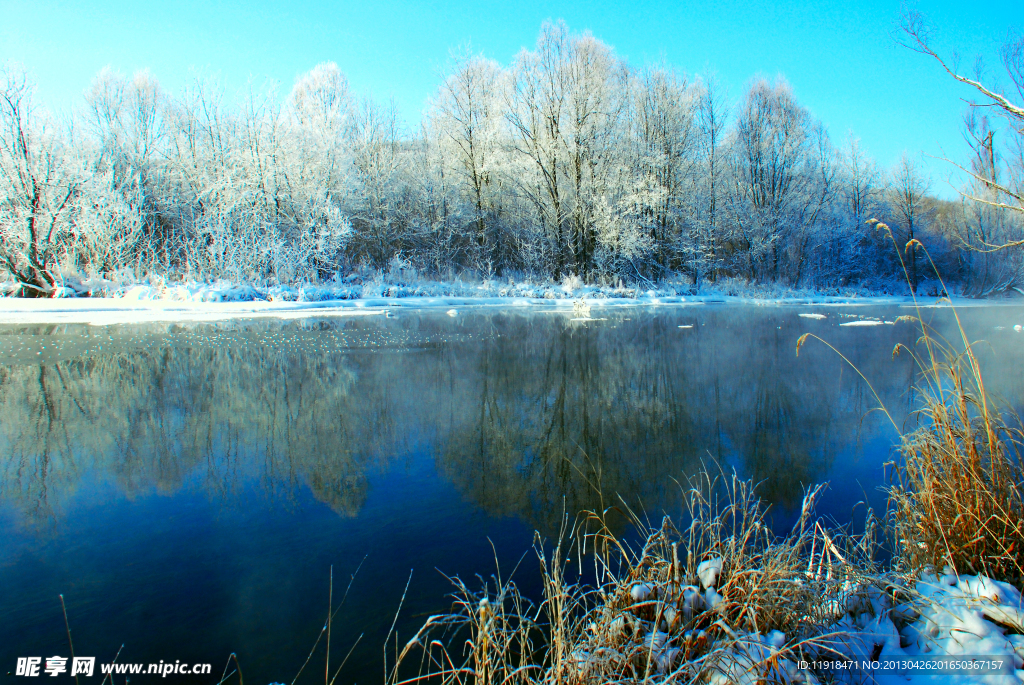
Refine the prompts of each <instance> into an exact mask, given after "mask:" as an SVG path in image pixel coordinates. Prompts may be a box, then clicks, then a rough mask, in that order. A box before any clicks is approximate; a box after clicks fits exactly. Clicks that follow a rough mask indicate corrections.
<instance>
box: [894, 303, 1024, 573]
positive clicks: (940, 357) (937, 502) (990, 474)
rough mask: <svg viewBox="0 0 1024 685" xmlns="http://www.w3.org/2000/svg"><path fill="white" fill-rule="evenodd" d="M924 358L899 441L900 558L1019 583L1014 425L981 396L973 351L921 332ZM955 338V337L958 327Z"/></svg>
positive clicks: (1022, 477) (1021, 510) (1020, 470)
mask: <svg viewBox="0 0 1024 685" xmlns="http://www.w3.org/2000/svg"><path fill="white" fill-rule="evenodd" d="M921 326H922V330H923V336H924V343H925V349H926V350H927V353H928V355H929V357H927V358H922V359H920V360H919V361H920V362H921V364H922V367H923V368H924V373H923V379H924V380H923V382H922V383H921V384H920V385H919V391H920V393H921V398H922V405H923V406H922V408H921V409H920V410H919V411H918V415H919V418H920V427H919V428H917V429H916V430H915V431H913V432H910V433H907V434H905V435H903V436H902V440H901V449H900V451H901V453H902V457H903V458H902V460H901V461H900V462H897V463H895V464H893V469H892V478H893V484H892V486H891V487H890V488H889V496H890V516H891V517H892V521H893V526H894V528H895V534H896V540H897V543H898V550H899V552H900V559H901V561H902V562H903V563H904V564H905V566H906V567H907V568H910V569H916V568H920V567H923V566H926V565H931V566H934V567H935V568H938V569H942V568H943V567H944V566H946V565H949V566H951V567H952V568H953V569H954V572H956V573H975V574H977V573H980V574H984V575H986V576H989V577H992V578H995V579H997V580H1004V581H1008V582H1010V583H1013V584H1014V585H1017V586H1018V587H1019V586H1020V585H1021V583H1022V582H1024V460H1022V454H1021V450H1020V447H1021V438H1022V437H1024V433H1022V432H1021V427H1020V426H1021V424H1020V419H1019V418H1018V417H1017V416H1016V415H1015V414H1013V413H1012V412H1009V411H1000V410H999V409H998V408H997V405H996V403H995V402H994V400H993V398H992V397H991V396H990V395H989V394H988V393H987V392H986V390H985V386H984V382H983V380H982V377H981V372H980V369H979V367H978V361H977V358H976V357H975V354H974V350H973V345H972V344H970V343H967V342H966V340H964V345H963V346H964V351H962V352H956V351H954V349H953V348H952V346H951V345H949V344H948V343H947V342H946V341H944V340H941V339H940V338H938V337H937V336H935V335H934V334H933V333H932V332H931V330H930V329H929V327H928V326H927V325H925V324H923V323H922V324H921ZM961 332H962V329H961Z"/></svg>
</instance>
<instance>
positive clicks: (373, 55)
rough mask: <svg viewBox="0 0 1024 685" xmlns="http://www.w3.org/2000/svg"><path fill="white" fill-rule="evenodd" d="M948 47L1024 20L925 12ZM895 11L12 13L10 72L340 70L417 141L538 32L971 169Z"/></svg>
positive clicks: (5, 27)
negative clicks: (579, 38)
mask: <svg viewBox="0 0 1024 685" xmlns="http://www.w3.org/2000/svg"><path fill="white" fill-rule="evenodd" d="M917 7H918V9H920V10H921V11H922V12H923V13H924V14H925V15H926V16H927V17H928V18H929V19H930V20H931V21H932V23H934V24H935V25H936V27H937V28H938V29H939V33H938V35H937V41H938V45H940V46H941V47H944V48H946V49H948V50H954V49H956V50H958V51H959V52H960V53H961V54H962V55H964V58H965V59H964V61H965V63H968V64H970V63H973V60H974V56H975V55H976V54H979V53H980V54H982V55H983V56H985V57H986V59H987V62H988V63H989V64H990V66H991V67H992V71H993V72H994V73H998V71H999V70H998V67H999V65H998V61H997V56H996V50H997V48H998V45H999V44H1000V42H1001V41H1002V39H1003V38H1004V37H1005V36H1006V33H1007V30H1008V29H1010V28H1011V27H1016V28H1018V29H1024V2H1021V1H1020V0H996V1H985V0H981V2H974V3H968V2H966V0H964V1H960V2H949V1H947V0H941V1H938V0H934V1H933V0H921V2H919V3H918V4H917ZM899 8H900V5H899V0H833V1H821V0H818V1H814V2H797V1H790V2H774V3H770V2H763V1H758V0H720V1H718V2H713V1H712V2H708V1H703V2H692V1H685V2H648V1H643V2H629V3H625V2H603V1H600V2H589V3H566V2H551V1H548V2H540V1H538V0H525V1H522V2H516V3H493V2H490V3H488V2H468V1H466V0H458V1H455V2H437V1H431V0H416V1H414V2H397V1H389V2H372V1H368V0H362V1H359V2H331V1H326V0H324V1H318V2H301V1H298V0H296V1H293V2H282V1H272V0H245V1H239V0H180V1H177V2H170V1H164V2H156V1H149V2H147V1H145V0H143V1H142V2H140V1H139V0H132V1H130V2H129V1H128V0H105V1H102V2H101V1H99V0H63V1H61V0H0V62H7V61H16V62H21V63H22V64H24V65H25V66H26V67H27V68H28V69H29V70H30V72H31V73H32V74H33V75H34V77H35V79H36V82H37V84H38V94H39V97H40V100H41V101H42V102H43V103H45V104H47V105H49V106H53V107H56V108H58V109H67V108H69V107H72V106H77V105H78V104H80V103H81V94H82V92H83V91H84V90H85V88H86V87H87V86H88V84H89V82H90V80H91V79H92V77H93V76H94V75H95V73H96V72H97V71H99V70H100V69H101V68H102V67H104V66H106V65H110V66H112V67H114V68H116V69H119V70H120V71H122V72H125V73H131V72H133V71H135V70H136V69H140V68H148V69H149V70H150V71H151V72H152V73H153V74H154V75H155V76H156V77H157V78H158V79H159V80H160V82H161V83H162V84H163V85H164V87H165V88H168V89H169V90H171V91H176V90H178V89H179V88H181V87H182V86H183V85H184V84H185V83H186V82H187V81H188V80H189V79H190V78H191V75H192V74H193V73H194V72H195V71H196V70H198V71H200V72H202V73H212V74H217V75H218V76H219V78H220V79H221V81H222V83H223V84H224V85H225V86H226V88H227V90H228V92H233V91H237V90H239V89H241V88H243V87H245V85H246V83H247V82H248V81H249V79H250V78H252V79H254V80H255V81H256V82H257V83H262V82H264V80H265V79H268V78H269V79H272V80H274V81H276V82H278V83H279V84H281V86H282V91H283V92H286V91H287V89H288V88H289V87H290V85H291V83H292V81H293V80H294V78H295V76H296V75H297V74H299V73H301V72H303V71H306V70H308V69H309V68H311V67H312V66H314V65H315V64H317V63H318V62H322V61H334V62H337V63H338V65H339V66H340V67H341V69H342V70H343V71H344V72H345V73H346V74H347V75H348V78H349V82H350V84H351V85H352V87H353V89H354V90H355V91H357V92H362V93H368V94H372V95H373V96H375V97H378V98H387V97H393V98H394V99H395V102H396V104H397V105H398V109H399V111H400V112H401V114H402V116H403V117H404V119H405V121H406V123H407V125H410V126H415V124H416V122H418V120H419V113H420V111H421V109H422V107H423V103H424V101H425V100H426V98H427V97H429V95H430V94H431V92H432V91H433V89H434V88H435V87H436V86H437V83H438V81H439V74H440V72H441V71H442V70H443V68H444V66H445V63H446V62H447V60H448V56H449V52H450V50H451V49H453V48H457V47H458V46H460V45H466V44H470V45H471V46H472V48H473V49H474V51H477V52H483V53H484V54H486V55H487V56H489V57H492V58H494V59H496V60H498V61H499V62H501V63H503V64H507V63H508V62H509V61H510V60H511V59H512V57H513V56H514V55H515V54H516V53H517V52H518V51H519V50H520V49H521V48H523V47H530V46H532V45H533V43H534V41H535V39H536V36H537V33H538V30H539V28H540V25H541V22H543V21H544V20H545V19H564V20H565V21H566V22H567V23H568V25H569V27H570V28H571V29H573V30H576V31H579V30H589V31H591V32H592V33H593V34H594V35H595V36H597V37H598V38H600V39H602V40H604V41H605V42H606V43H608V44H610V45H612V46H613V47H614V48H615V49H616V51H617V52H618V53H619V54H620V55H621V56H624V57H626V58H627V59H628V60H629V61H630V63H632V64H634V65H636V66H639V65H642V64H644V63H646V62H652V61H660V60H662V59H664V60H665V61H666V62H668V63H670V64H672V65H674V66H676V67H677V68H678V69H680V70H682V71H685V72H687V73H689V74H693V73H696V72H701V71H703V70H705V69H709V68H710V69H712V70H714V71H715V72H717V74H718V76H719V78H720V80H721V81H722V83H723V85H725V86H726V87H727V88H728V90H729V93H730V95H731V97H732V99H733V100H734V101H735V100H737V99H738V98H739V97H740V96H741V94H742V92H743V88H744V85H745V84H746V82H747V81H748V80H749V79H750V78H751V77H753V76H755V75H757V74H763V75H767V76H775V75H777V74H782V75H784V76H785V77H786V78H787V79H788V80H789V81H790V83H791V84H792V85H793V88H794V91H795V93H796V95H797V98H798V99H799V100H800V102H801V103H803V104H804V105H805V106H806V107H808V108H809V109H810V110H811V111H812V112H813V113H814V114H815V116H817V117H818V118H820V119H821V120H823V121H824V122H825V124H826V126H827V127H828V129H829V132H830V134H831V135H832V138H833V140H834V141H835V142H837V143H841V142H842V141H843V140H845V138H846V136H847V133H848V132H849V131H853V132H854V134H855V135H857V136H858V137H860V138H861V141H862V144H863V146H864V147H865V149H866V150H867V151H868V152H869V153H870V154H871V155H872V156H874V157H875V158H876V159H877V160H878V162H879V163H880V164H881V165H883V166H890V165H891V164H893V163H894V162H895V160H896V159H897V158H898V156H899V154H900V153H901V151H903V150H904V149H906V150H908V151H910V152H911V153H914V154H920V153H922V152H923V153H925V154H931V155H940V154H942V152H943V150H944V151H945V152H946V153H947V154H948V155H949V156H952V157H962V156H963V155H964V154H965V145H964V143H963V141H962V137H961V134H960V130H959V127H960V118H961V113H962V110H963V103H962V102H961V100H960V98H962V97H968V96H969V93H968V92H967V90H966V89H965V88H964V87H963V86H959V85H958V84H955V83H954V82H953V81H952V80H951V79H949V78H948V77H946V76H945V75H944V74H943V73H941V71H940V69H939V67H938V65H937V64H936V63H934V62H932V61H931V60H929V59H927V58H925V57H923V56H921V55H919V54H916V53H913V52H911V51H909V50H907V49H905V48H902V47H899V46H897V45H896V44H895V42H894V41H893V39H892V34H893V30H894V28H895V25H896V21H897V18H898V15H899ZM925 163H926V165H927V166H928V167H929V169H930V171H931V175H932V176H933V180H934V185H933V190H935V191H936V192H938V193H939V194H942V195H946V196H951V195H952V192H951V190H950V189H949V187H948V185H947V184H946V181H945V179H946V177H947V176H948V169H949V168H948V166H947V165H945V164H943V163H941V162H937V161H934V160H927V159H926V160H925Z"/></svg>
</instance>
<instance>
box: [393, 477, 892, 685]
mask: <svg viewBox="0 0 1024 685" xmlns="http://www.w3.org/2000/svg"><path fill="white" fill-rule="evenodd" d="M821 492H822V488H820V487H819V488H815V489H812V490H809V491H808V492H807V493H806V495H805V498H804V502H803V509H802V512H801V515H800V518H799V520H798V522H797V524H796V525H795V527H794V528H793V530H792V532H791V533H790V534H788V535H786V536H783V537H778V536H775V535H773V534H772V532H771V529H770V528H769V526H768V522H767V521H766V513H767V511H766V508H765V506H764V505H763V503H762V501H761V500H760V499H759V498H758V497H757V496H756V494H755V487H754V484H753V483H751V482H750V481H745V480H742V479H739V478H738V477H736V476H735V475H733V476H726V475H725V474H719V475H718V476H715V477H713V476H712V475H710V474H709V473H707V472H701V473H699V474H698V475H696V476H694V477H693V478H691V479H690V480H689V482H688V483H687V484H686V485H685V486H684V487H683V495H684V499H685V503H686V508H687V515H686V517H685V520H686V521H687V524H686V525H684V526H683V527H682V528H681V529H680V528H678V527H677V526H676V524H675V522H673V521H672V520H671V519H670V518H669V517H665V518H664V519H663V520H662V521H661V523H660V525H657V526H651V525H648V524H644V523H643V522H641V521H640V520H639V519H638V518H637V517H636V516H634V515H632V514H631V513H629V512H628V510H625V509H624V508H616V509H617V510H619V511H624V512H625V513H626V514H627V515H628V516H630V517H631V518H632V519H633V521H634V523H635V524H636V525H637V527H638V530H640V531H642V533H643V535H642V536H641V538H640V540H642V541H641V542H639V543H637V544H636V545H630V544H628V543H627V542H626V541H625V540H623V539H621V538H619V537H616V536H615V535H614V534H613V533H612V532H611V530H610V528H609V526H608V525H607V523H606V515H608V514H610V513H611V511H612V510H611V509H610V510H608V511H606V512H594V513H590V514H588V515H586V516H583V517H581V518H579V519H578V520H577V521H576V522H575V523H573V524H569V523H568V522H567V524H566V526H565V527H564V528H563V530H562V533H561V535H560V536H559V539H558V540H557V541H555V543H554V544H553V545H548V544H545V542H544V541H543V540H541V539H540V538H539V537H538V538H537V539H536V543H535V552H536V555H537V559H538V561H539V563H540V570H541V574H542V577H543V586H544V597H543V601H542V602H541V603H540V604H539V605H537V606H534V605H532V604H530V603H529V602H527V601H525V600H524V599H523V598H522V597H521V596H520V594H519V592H518V590H517V588H516V586H515V585H514V583H512V582H511V581H509V580H500V579H497V578H495V579H494V589H493V590H492V589H491V588H490V584H489V583H485V584H484V588H483V590H482V591H479V592H475V591H472V590H471V589H470V588H469V587H467V586H466V585H465V584H464V583H463V582H461V581H460V580H458V579H455V581H454V582H455V585H456V592H455V602H454V605H453V609H452V612H451V613H450V614H447V615H444V616H433V617H431V618H430V619H429V620H428V621H427V622H426V624H425V625H424V626H423V628H422V629H421V630H420V632H419V633H418V634H417V635H416V636H415V637H414V638H413V639H412V640H410V641H409V643H408V644H407V645H406V646H405V648H404V649H402V650H401V653H400V654H398V658H397V659H396V663H397V665H396V666H395V668H393V669H392V670H391V677H390V678H389V682H390V683H392V685H403V684H406V683H414V682H419V681H421V680H430V681H431V682H438V683H445V684H451V685H456V684H458V685H461V684H463V683H476V684H479V683H493V684H494V685H501V684H505V683H509V684H512V683H552V684H554V683H612V682H622V683H630V682H641V681H648V680H651V681H653V682H667V683H676V682H679V683H681V682H690V681H692V680H694V679H705V678H707V677H710V676H712V675H714V674H715V673H730V672H732V673H733V674H734V675H735V669H736V668H737V667H739V668H741V669H742V670H743V671H751V672H754V673H756V674H757V678H758V679H764V680H766V681H780V682H781V681H782V680H788V679H789V678H788V677H784V676H783V664H782V662H783V661H784V660H785V659H787V658H796V657H797V655H799V654H802V653H806V652H808V651H811V652H813V651H815V650H824V651H828V649H829V638H828V635H827V628H826V626H828V625H829V624H831V623H832V622H834V620H835V619H836V618H837V616H838V615H839V614H840V613H841V612H842V611H845V606H846V598H847V596H848V595H849V593H850V591H851V588H854V587H856V586H857V585H858V584H859V583H862V582H864V581H865V580H866V575H865V569H868V570H870V569H871V568H872V561H871V551H872V548H873V541H872V539H871V535H870V533H869V534H868V535H867V536H862V537H859V538H854V537H851V536H849V535H847V534H845V533H844V532H842V531H840V532H838V533H836V532H829V531H827V530H826V529H825V528H824V527H822V526H821V525H820V524H819V523H817V522H815V520H814V518H813V508H814V501H815V499H816V498H817V497H818V496H819V495H820V493H821ZM870 520H871V521H873V519H870ZM869 529H871V530H873V527H872V526H869ZM716 560H717V561H716ZM705 562H710V563H711V564H717V563H718V562H720V572H719V573H718V574H717V575H718V577H717V579H714V580H713V579H711V578H710V577H709V574H708V572H707V566H708V563H705ZM702 563H703V564H704V565H703V566H702ZM584 564H587V566H588V568H589V567H590V565H593V575H592V577H593V578H595V579H596V582H595V583H594V584H593V585H587V584H584V583H583V582H582V581H581V580H580V577H581V576H580V573H579V571H580V569H581V568H582V566H583V565H584ZM569 569H572V570H571V571H570V570H569ZM702 576H703V577H702ZM773 630H782V631H784V632H785V637H784V638H781V637H780V638H778V639H781V642H779V643H778V644H777V645H776V647H775V648H774V649H772V650H768V649H765V648H764V646H763V645H764V643H763V642H762V641H761V636H765V635H768V634H769V633H770V631H773Z"/></svg>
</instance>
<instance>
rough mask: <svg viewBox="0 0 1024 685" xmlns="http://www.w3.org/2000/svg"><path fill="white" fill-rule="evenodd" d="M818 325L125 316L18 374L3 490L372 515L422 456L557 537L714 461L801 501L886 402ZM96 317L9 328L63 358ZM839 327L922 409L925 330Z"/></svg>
mask: <svg viewBox="0 0 1024 685" xmlns="http://www.w3.org/2000/svg"><path fill="white" fill-rule="evenodd" d="M812 324H817V322H811V323H810V324H809V322H808V321H807V320H806V319H800V318H798V317H797V316H796V315H795V313H794V312H793V310H792V309H785V308H772V309H756V308H736V307H734V308H728V307H725V308H712V307H706V308H703V309H701V310H697V309H688V310H687V309H665V310H660V311H657V310H654V311H643V310H629V311H628V312H627V313H621V312H616V313H612V314H611V315H609V317H608V320H605V321H594V322H586V323H579V322H571V321H569V320H568V317H567V316H565V315H563V314H560V313H553V312H548V313H532V314H519V313H512V312H509V311H503V312H499V313H493V314H492V313H470V314H468V315H465V316H462V317H460V318H459V319H457V320H452V319H450V318H448V317H441V316H436V315H433V314H429V313H428V314H422V315H405V316H400V317H395V318H385V317H372V318H369V317H361V318H359V319H357V320H345V319H342V320H319V321H315V320H314V321H309V322H306V323H304V324H301V325H299V324H293V323H280V322H235V323H231V324H223V325H220V326H212V325H195V326H190V327H188V326H164V327H157V326H149V327H136V328H134V329H132V328H130V327H126V328H125V330H122V331H121V338H120V340H122V344H118V341H117V340H115V341H114V343H113V344H112V345H111V344H108V345H107V347H106V349H104V350H101V351H100V350H97V353H95V354H81V353H80V352H81V350H80V349H79V348H76V351H77V352H79V353H78V354H73V355H70V354H69V355H66V357H65V358H60V356H59V355H58V356H57V357H56V358H51V359H48V360H47V362H46V363H37V364H31V363H28V364H26V363H11V364H8V365H4V366H0V410H2V412H3V416H4V421H3V424H2V427H0V447H2V454H3V457H2V462H0V467H2V481H0V497H2V499H3V501H5V502H7V503H8V504H11V505H14V506H15V507H17V509H18V510H20V511H21V513H22V514H21V515H22V516H23V517H24V518H25V519H26V520H27V521H33V522H35V523H36V524H41V523H43V522H45V521H47V520H50V519H52V518H54V517H59V516H60V515H61V513H60V512H61V509H62V506H63V503H64V502H65V501H66V499H67V497H68V496H69V495H70V493H73V492H74V491H75V488H76V485H77V484H78V482H79V480H80V478H81V477H82V476H83V474H86V473H94V474H100V476H101V477H103V478H106V479H110V480H113V481H116V483H117V484H118V486H119V487H120V488H121V489H122V490H123V491H124V492H125V493H127V494H128V495H129V496H131V495H134V494H137V493H140V492H148V491H152V490H156V491H160V492H171V493H173V492H175V491H177V490H178V489H180V488H182V487H183V486H184V485H185V484H186V483H188V484H192V483H195V484H198V485H199V486H201V487H202V488H203V489H205V490H206V491H207V492H208V493H209V494H210V496H211V497H215V498H225V499H231V498H232V497H235V496H236V495H237V493H238V492H239V490H238V484H239V482H240V480H241V479H246V480H255V481H257V482H258V483H259V484H260V486H261V487H262V489H263V490H264V491H265V492H266V493H267V494H268V495H269V496H270V497H271V499H272V500H273V501H275V502H277V503H278V504H279V505H282V506H287V503H288V502H289V499H290V497H291V496H292V494H293V493H294V492H295V490H296V488H299V487H308V488H310V489H311V490H312V492H313V493H314V494H315V496H316V497H317V499H319V500H320V501H322V502H324V503H325V504H327V505H328V506H330V507H331V509H333V510H334V511H336V512H337V513H338V514H340V515H343V516H356V515H358V513H359V511H360V508H361V507H362V506H363V503H364V502H365V500H366V497H367V489H368V487H369V484H370V482H371V474H373V473H381V472H384V471H387V470H388V469H390V468H392V467H393V466H394V465H395V464H396V463H403V462H402V460H403V458H405V457H407V455H409V454H410V452H411V451H413V447H414V446H416V445H419V446H425V447H426V448H427V449H428V450H429V453H430V454H432V455H433V459H434V462H435V468H436V470H437V471H438V472H439V473H442V474H443V475H444V477H445V478H446V479H448V480H449V481H450V482H452V483H454V484H455V485H456V487H457V489H458V490H459V491H460V492H461V493H463V495H464V496H465V497H467V498H469V499H470V500H472V501H473V502H475V503H477V504H478V505H479V506H480V507H482V508H483V509H484V510H485V511H486V512H487V513H488V514H490V515H492V516H516V517H521V518H523V519H525V520H526V521H528V522H529V523H530V524H531V525H534V526H538V527H540V528H541V529H543V530H551V529H552V527H553V526H554V525H555V523H556V521H557V520H558V518H559V517H560V516H561V513H562V511H563V510H565V511H568V512H570V513H573V512H575V511H579V510H582V509H595V508H601V507H602V506H607V505H609V504H610V503H612V502H613V501H614V496H615V495H619V496H621V497H622V498H623V499H624V500H626V501H627V502H628V503H629V504H630V505H631V506H632V505H638V506H647V507H649V508H657V507H659V506H664V505H666V504H667V503H669V502H670V501H671V500H672V497H673V492H674V489H675V485H674V484H673V482H672V479H673V478H675V479H678V478H680V477H681V476H683V475H684V474H685V473H687V472H689V471H691V470H693V469H694V468H696V466H697V465H698V464H699V462H700V461H701V460H702V459H703V460H708V459H717V460H719V461H720V462H721V463H724V464H726V465H732V466H736V467H737V468H739V469H740V470H741V471H743V472H745V473H746V474H749V475H752V476H753V477H755V478H756V479H758V480H764V481H765V485H764V490H763V492H764V495H765V496H766V497H767V498H768V499H769V500H771V501H772V502H774V503H777V504H780V505H783V506H785V507H790V506H793V505H794V503H795V502H797V501H798V500H799V497H800V495H801V487H802V484H807V483H810V482H812V481H815V480H819V479H821V478H823V477H826V476H827V474H828V472H829V470H830V468H831V465H832V461H833V459H834V458H835V456H836V454H838V453H840V452H841V451H843V450H844V449H847V448H849V447H850V446H851V444H853V443H854V442H855V441H856V440H857V439H858V435H859V431H860V430H861V428H862V420H863V419H864V417H865V414H866V413H867V412H868V410H870V409H871V408H872V406H873V402H872V399H871V398H870V396H869V395H868V394H866V393H865V392H864V387H863V384H862V383H860V382H859V381H858V379H857V378H856V377H855V376H854V374H852V373H850V371H849V369H844V368H843V366H842V364H841V362H840V360H838V359H837V358H835V357H834V355H831V354H830V353H828V352H827V351H824V350H822V349H815V348H813V347H809V348H805V351H804V353H803V356H801V357H800V358H799V359H798V358H797V357H796V355H795V347H794V346H795V340H796V338H797V337H798V335H799V334H800V333H802V332H804V331H805V330H807V328H808V326H809V325H812ZM680 325H694V327H693V328H690V329H684V328H679V326H680ZM83 330H84V329H83ZM83 330H77V329H71V330H67V331H65V332H62V333H57V332H53V331H50V332H48V333H47V332H46V331H40V330H33V329H21V330H20V331H14V330H12V331H8V333H9V334H10V335H8V336H3V337H4V338H5V339H13V336H14V335H16V334H17V335H34V336H36V337H38V338H40V339H44V340H48V341H49V342H50V345H51V348H52V347H53V346H54V344H55V342H56V341H57V339H58V338H59V337H60V336H65V337H67V338H68V339H74V338H76V336H77V337H79V338H80V337H81V336H83V335H86V333H85V332H83ZM828 330H829V331H830V332H831V333H832V335H833V336H834V337H838V340H837V342H838V344H840V345H842V346H843V348H844V350H846V351H847V352H848V353H849V354H850V356H851V357H852V358H853V360H854V361H855V362H856V363H857V364H858V365H860V366H861V368H862V369H863V370H864V371H865V373H866V375H868V376H869V377H871V378H874V379H877V386H878V388H879V390H880V392H881V393H882V395H883V397H885V398H886V399H887V400H888V401H889V402H890V405H891V406H894V407H898V406H906V403H904V402H903V401H902V396H903V395H905V394H906V393H907V392H908V390H909V387H910V385H911V384H912V382H913V372H912V367H911V361H910V360H909V359H907V358H903V359H897V360H895V361H893V360H891V359H890V358H889V355H888V354H886V353H885V351H886V350H889V349H891V348H892V345H893V344H894V343H895V342H897V341H901V342H908V340H912V338H913V330H912V329H910V328H908V327H896V326H883V327H877V328H874V329H870V334H867V333H866V332H865V331H864V330H855V329H841V328H839V327H837V326H834V325H833V327H831V328H830V329H828ZM126 331H127V332H126ZM79 347H80V346H79ZM868 422H869V424H870V425H874V424H871V423H870V422H871V419H870V417H869V419H868Z"/></svg>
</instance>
